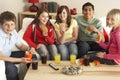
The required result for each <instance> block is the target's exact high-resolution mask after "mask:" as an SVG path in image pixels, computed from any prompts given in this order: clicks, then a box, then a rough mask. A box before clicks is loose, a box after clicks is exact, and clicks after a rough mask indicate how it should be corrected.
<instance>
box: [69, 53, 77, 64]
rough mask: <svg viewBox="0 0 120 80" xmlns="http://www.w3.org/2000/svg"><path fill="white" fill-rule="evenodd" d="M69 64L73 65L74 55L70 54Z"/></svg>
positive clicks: (74, 61)
mask: <svg viewBox="0 0 120 80" xmlns="http://www.w3.org/2000/svg"><path fill="white" fill-rule="evenodd" d="M70 63H71V64H75V63H76V55H75V54H70Z"/></svg>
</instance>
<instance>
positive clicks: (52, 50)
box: [36, 45, 58, 60]
mask: <svg viewBox="0 0 120 80" xmlns="http://www.w3.org/2000/svg"><path fill="white" fill-rule="evenodd" d="M36 51H37V52H38V54H39V55H40V56H42V55H47V59H48V60H49V59H51V60H53V59H54V55H55V54H57V53H58V52H57V48H56V46H55V45H42V46H41V47H40V48H38V49H37V50H36Z"/></svg>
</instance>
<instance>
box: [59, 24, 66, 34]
mask: <svg viewBox="0 0 120 80" xmlns="http://www.w3.org/2000/svg"><path fill="white" fill-rule="evenodd" d="M59 26H60V30H61V31H62V32H65V31H66V30H67V24H66V23H60V24H59Z"/></svg>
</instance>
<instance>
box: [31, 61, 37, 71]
mask: <svg viewBox="0 0 120 80" xmlns="http://www.w3.org/2000/svg"><path fill="white" fill-rule="evenodd" d="M32 69H33V70H37V69H38V61H33V62H32Z"/></svg>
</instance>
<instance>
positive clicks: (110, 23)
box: [106, 16, 115, 27]
mask: <svg viewBox="0 0 120 80" xmlns="http://www.w3.org/2000/svg"><path fill="white" fill-rule="evenodd" d="M106 24H107V26H109V27H113V26H115V19H114V18H113V17H112V16H107V18H106Z"/></svg>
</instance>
